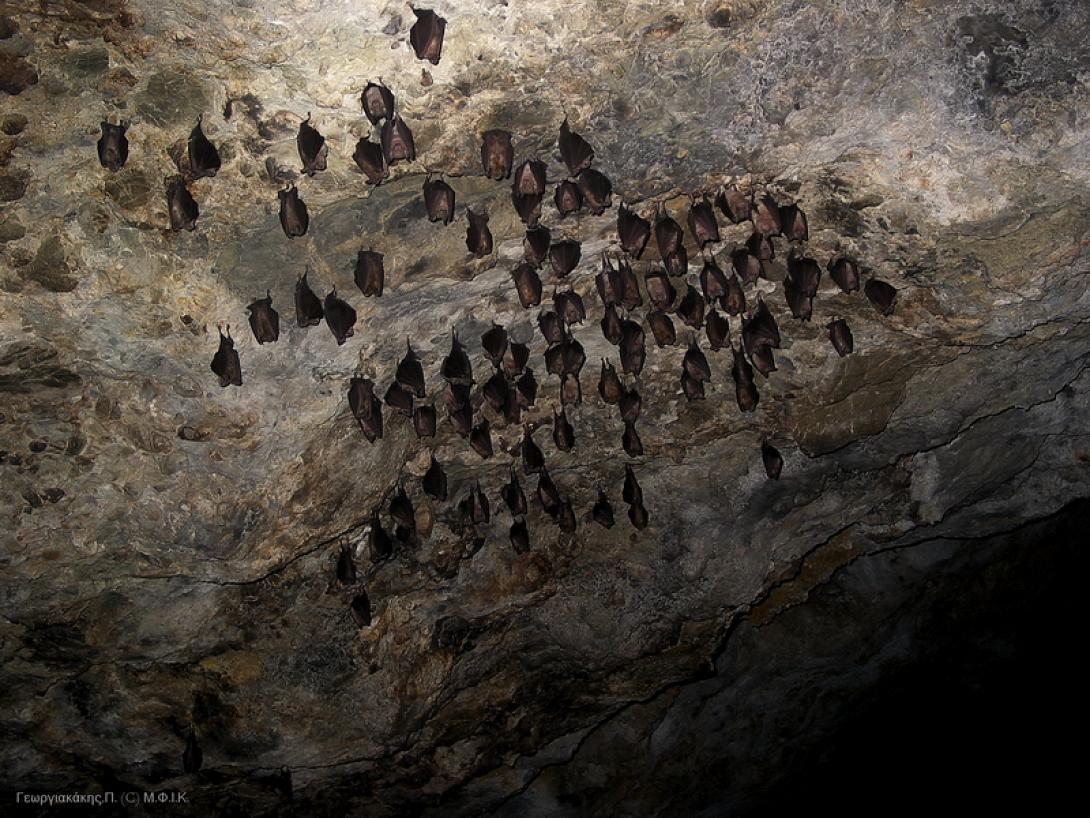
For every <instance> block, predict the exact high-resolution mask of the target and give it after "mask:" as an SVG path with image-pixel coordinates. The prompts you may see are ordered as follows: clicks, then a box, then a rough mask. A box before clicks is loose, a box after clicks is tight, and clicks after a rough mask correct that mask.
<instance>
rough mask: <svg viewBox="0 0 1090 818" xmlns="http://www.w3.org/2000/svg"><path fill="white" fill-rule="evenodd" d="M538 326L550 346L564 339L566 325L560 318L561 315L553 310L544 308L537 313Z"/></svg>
mask: <svg viewBox="0 0 1090 818" xmlns="http://www.w3.org/2000/svg"><path fill="white" fill-rule="evenodd" d="M537 326H538V329H540V330H541V334H542V336H543V337H544V338H545V343H546V344H548V345H549V346H554V345H555V344H559V343H560V342H561V341H563V340H564V325H563V323H562V322H561V320H560V316H559V315H557V314H556V313H555V312H553V311H552V310H542V311H541V312H539V313H538V314H537Z"/></svg>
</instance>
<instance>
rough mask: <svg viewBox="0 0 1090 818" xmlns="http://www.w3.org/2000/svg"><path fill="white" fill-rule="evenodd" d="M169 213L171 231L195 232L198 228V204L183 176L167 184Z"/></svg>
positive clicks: (174, 178) (176, 177)
mask: <svg viewBox="0 0 1090 818" xmlns="http://www.w3.org/2000/svg"><path fill="white" fill-rule="evenodd" d="M167 212H168V213H169V214H170V229H171V230H194V229H195V228H196V227H197V215H198V214H199V210H198V209H197V202H196V201H195V200H194V198H193V196H192V195H191V194H190V192H189V188H187V187H186V185H185V180H184V179H183V178H182V177H181V176H174V177H172V178H171V179H170V180H169V181H168V183H167Z"/></svg>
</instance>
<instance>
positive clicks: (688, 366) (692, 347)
mask: <svg viewBox="0 0 1090 818" xmlns="http://www.w3.org/2000/svg"><path fill="white" fill-rule="evenodd" d="M681 364H682V366H684V367H685V371H686V372H688V373H689V375H690V376H691V377H693V378H695V379H696V380H698V381H710V380H711V379H712V370H711V367H710V366H708V359H707V357H705V355H704V353H703V352H702V351H701V350H700V347H699V346H697V344H696V336H693V338H691V339H690V341H689V348H688V349H687V350H686V351H685V359H684V360H683V361H682V362H681Z"/></svg>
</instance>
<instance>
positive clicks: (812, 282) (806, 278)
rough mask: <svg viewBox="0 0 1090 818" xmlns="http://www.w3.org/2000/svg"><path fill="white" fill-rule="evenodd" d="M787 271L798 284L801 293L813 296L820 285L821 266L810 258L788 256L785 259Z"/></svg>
mask: <svg viewBox="0 0 1090 818" xmlns="http://www.w3.org/2000/svg"><path fill="white" fill-rule="evenodd" d="M787 273H788V275H790V276H791V278H793V279H795V282H796V283H797V284H798V286H799V290H800V291H801V292H802V294H803V295H806V296H809V297H810V298H814V297H815V296H816V295H817V293H818V287H819V286H820V285H821V267H819V266H818V263H817V262H816V261H814V260H813V259H812V258H800V257H798V256H789V257H788V259H787Z"/></svg>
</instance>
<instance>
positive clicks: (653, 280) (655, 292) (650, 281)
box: [643, 269, 677, 311]
mask: <svg viewBox="0 0 1090 818" xmlns="http://www.w3.org/2000/svg"><path fill="white" fill-rule="evenodd" d="M643 283H644V286H645V287H646V288H647V296H648V298H650V299H651V303H652V304H653V305H654V306H655V308H656V309H660V310H663V311H665V310H668V309H670V305H671V304H673V303H674V299H675V298H676V297H677V292H676V291H675V290H674V285H673V284H671V283H670V279H669V277H668V276H667V275H666V273H665V272H663V271H662V270H654V269H652V270H649V271H648V272H647V273H646V274H645V275H644V277H643Z"/></svg>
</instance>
